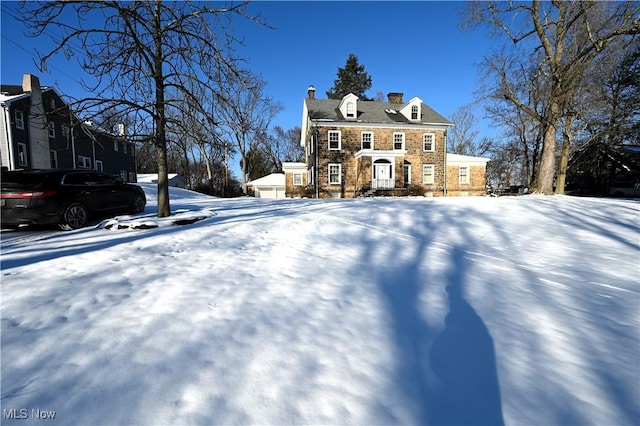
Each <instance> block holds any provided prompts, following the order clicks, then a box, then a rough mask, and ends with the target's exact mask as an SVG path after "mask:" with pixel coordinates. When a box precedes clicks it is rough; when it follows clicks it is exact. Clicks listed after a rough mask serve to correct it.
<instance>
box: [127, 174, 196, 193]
mask: <svg viewBox="0 0 640 426" xmlns="http://www.w3.org/2000/svg"><path fill="white" fill-rule="evenodd" d="M167 176H168V178H169V186H173V187H176V188H183V189H186V188H187V181H186V180H185V178H183V177H182V176H180V175H179V174H177V173H168V175H167ZM138 183H155V184H157V183H158V174H157V173H139V174H138Z"/></svg>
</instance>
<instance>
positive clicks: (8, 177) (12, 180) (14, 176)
mask: <svg viewBox="0 0 640 426" xmlns="http://www.w3.org/2000/svg"><path fill="white" fill-rule="evenodd" d="M46 177H47V176H46V175H45V174H42V173H24V172H18V173H12V172H5V173H2V186H5V185H25V186H26V185H34V186H35V185H39V184H41V183H42V182H44V181H45V179H46Z"/></svg>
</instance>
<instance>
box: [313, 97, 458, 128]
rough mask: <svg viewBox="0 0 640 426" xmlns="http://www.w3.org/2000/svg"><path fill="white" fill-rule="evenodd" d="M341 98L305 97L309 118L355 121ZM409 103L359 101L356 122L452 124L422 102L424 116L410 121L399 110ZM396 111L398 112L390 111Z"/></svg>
mask: <svg viewBox="0 0 640 426" xmlns="http://www.w3.org/2000/svg"><path fill="white" fill-rule="evenodd" d="M340 102H341V101H340V100H339V99H305V103H306V106H307V111H308V113H309V118H310V119H311V120H331V121H349V122H351V121H353V120H346V119H345V118H344V117H343V116H342V114H341V113H340V110H339V109H338V106H339V105H340ZM406 105H407V103H403V104H396V103H389V102H381V101H360V100H359V101H358V115H357V118H356V122H361V123H382V124H398V123H406V124H412V123H413V124H416V123H417V124H425V123H429V124H443V125H452V124H453V123H451V122H450V121H449V120H447V119H446V118H444V117H443V116H442V115H440V114H439V113H438V112H436V111H435V110H434V109H433V108H431V107H430V106H428V105H427V104H425V103H424V102H423V103H422V107H421V109H422V117H421V120H420V121H419V122H415V121H409V120H408V119H407V118H406V117H405V116H404V115H402V114H401V113H400V112H399V111H400V110H401V109H402V108H403V107H404V106H406ZM391 110H394V111H396V112H397V113H396V114H393V113H392V112H390V111H391Z"/></svg>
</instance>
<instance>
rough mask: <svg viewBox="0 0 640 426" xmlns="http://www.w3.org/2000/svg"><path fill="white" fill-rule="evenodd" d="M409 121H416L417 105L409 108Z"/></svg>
mask: <svg viewBox="0 0 640 426" xmlns="http://www.w3.org/2000/svg"><path fill="white" fill-rule="evenodd" d="M411 119H412V120H417V119H418V105H414V106H412V107H411Z"/></svg>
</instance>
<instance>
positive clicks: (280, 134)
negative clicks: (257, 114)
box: [261, 126, 304, 172]
mask: <svg viewBox="0 0 640 426" xmlns="http://www.w3.org/2000/svg"><path fill="white" fill-rule="evenodd" d="M300 137H301V131H300V127H294V128H293V129H289V130H284V129H283V128H282V127H281V126H275V127H274V128H273V130H272V131H271V132H269V134H267V135H266V137H265V140H264V143H263V145H262V146H261V149H262V150H263V151H264V153H265V155H266V156H267V158H269V161H271V163H272V165H273V170H274V171H276V172H281V171H282V163H284V162H287V161H294V162H295V161H304V147H303V146H301V145H300Z"/></svg>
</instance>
